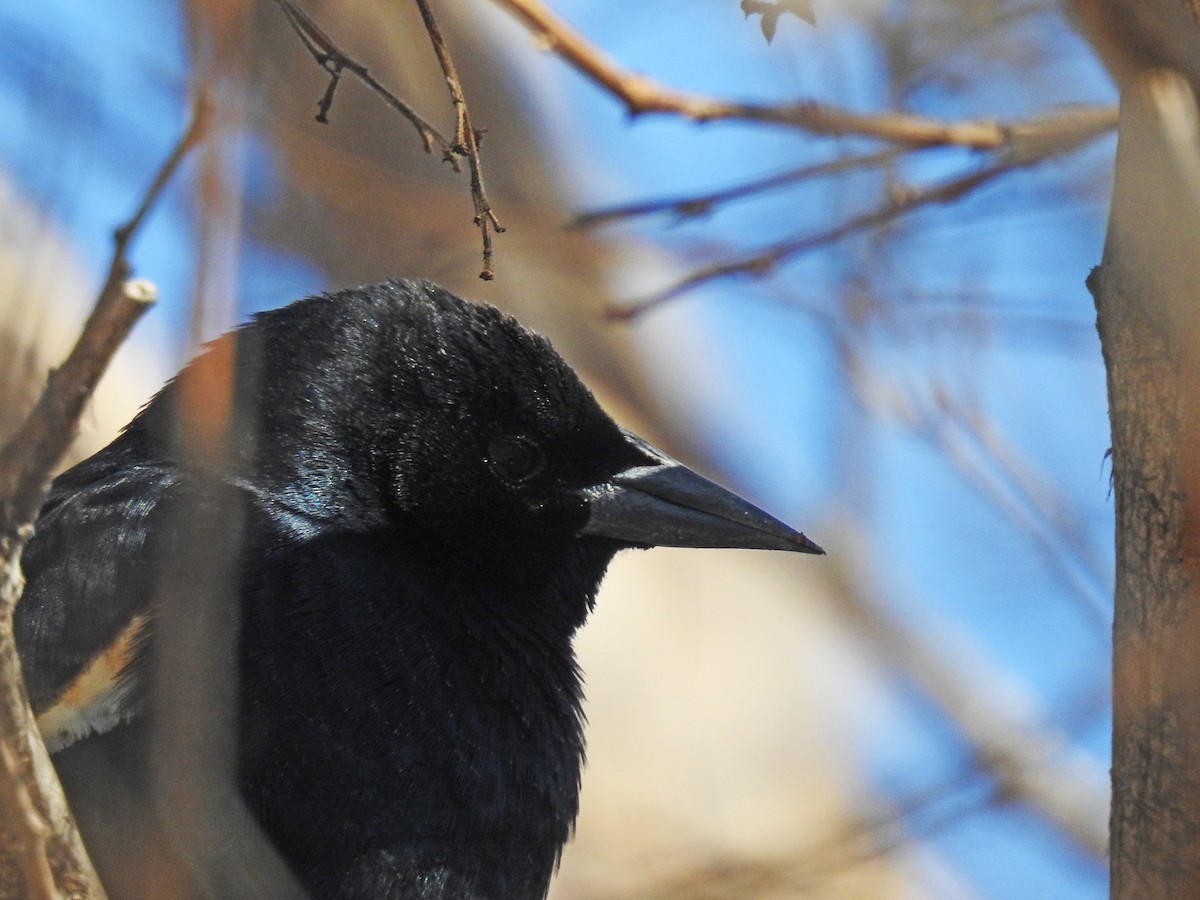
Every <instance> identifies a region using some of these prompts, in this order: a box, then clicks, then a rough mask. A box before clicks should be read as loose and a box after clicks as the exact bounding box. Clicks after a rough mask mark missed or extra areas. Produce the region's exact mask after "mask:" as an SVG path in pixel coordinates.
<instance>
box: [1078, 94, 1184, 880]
mask: <svg viewBox="0 0 1200 900" xmlns="http://www.w3.org/2000/svg"><path fill="white" fill-rule="evenodd" d="M1198 236H1200V130H1198V119H1197V113H1196V106H1195V101H1194V99H1193V97H1192V94H1191V91H1190V90H1189V88H1188V86H1187V83H1186V81H1185V80H1184V79H1183V78H1182V77H1181V76H1179V75H1176V74H1174V73H1165V72H1157V73H1150V74H1148V75H1145V76H1142V77H1140V78H1138V79H1136V80H1135V81H1133V82H1131V83H1130V85H1129V86H1128V87H1127V88H1126V90H1125V92H1124V95H1123V97H1122V103H1121V125H1120V131H1119V139H1118V151H1117V168H1116V184H1115V187H1114V193H1113V201H1112V210H1111V213H1110V218H1109V229H1108V237H1107V240H1106V244H1105V249H1104V259H1103V262H1102V264H1101V266H1100V268H1099V269H1098V270H1096V272H1094V273H1093V276H1092V278H1091V279H1090V281H1089V285H1090V287H1091V288H1092V292H1093V294H1094V296H1095V299H1096V310H1097V328H1098V330H1099V332H1100V340H1101V345H1102V347H1103V350H1104V359H1105V364H1106V368H1107V372H1108V393H1109V416H1110V419H1111V425H1112V459H1113V482H1114V496H1115V502H1116V550H1117V580H1116V597H1115V620H1114V623H1113V680H1114V685H1113V801H1112V813H1111V828H1110V840H1111V850H1110V858H1111V869H1112V896H1113V897H1114V898H1135V897H1136V898H1157V897H1162V898H1168V897H1187V896H1195V892H1196V886H1197V885H1198V884H1200V303H1198V302H1197V301H1198V299H1200V298H1198V297H1197V290H1198V286H1200V253H1198V252H1197V241H1198V239H1200V237H1198Z"/></svg>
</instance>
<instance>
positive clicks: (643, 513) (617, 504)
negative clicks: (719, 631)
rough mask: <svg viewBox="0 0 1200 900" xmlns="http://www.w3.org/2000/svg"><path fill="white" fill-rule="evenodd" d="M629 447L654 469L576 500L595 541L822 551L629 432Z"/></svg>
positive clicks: (625, 475)
mask: <svg viewBox="0 0 1200 900" xmlns="http://www.w3.org/2000/svg"><path fill="white" fill-rule="evenodd" d="M625 435H626V437H627V439H628V440H629V442H630V443H631V444H634V445H635V446H636V447H637V448H638V450H640V451H641V452H642V453H644V454H645V455H647V456H649V457H651V458H652V459H653V460H654V462H651V463H647V464H646V465H641V466H633V467H631V468H628V469H626V470H625V471H623V472H618V473H617V474H616V475H614V476H613V477H612V478H610V479H609V480H608V481H605V482H603V483H602V484H597V485H593V486H592V487H589V488H584V489H583V490H581V491H580V492H579V494H580V495H581V496H582V497H583V499H584V501H585V502H586V504H587V509H588V521H587V524H586V525H584V526H583V528H582V529H580V532H579V533H580V534H592V535H598V536H602V537H608V538H614V539H616V540H620V541H629V542H630V543H634V544H647V545H651V546H660V547H737V548H744V549H752V550H794V551H797V552H799V553H824V552H825V551H824V550H822V549H821V548H820V547H818V546H817V545H816V544H814V543H813V542H812V541H810V540H809V539H808V538H806V537H805V536H804V535H803V534H801V533H800V532H798V531H795V530H794V529H792V528H789V527H788V526H787V525H784V524H783V523H782V522H780V521H779V520H778V519H776V518H774V517H773V516H769V515H767V514H766V513H765V512H763V511H762V510H761V509H759V508H758V507H756V506H754V505H752V504H750V503H748V502H747V501H745V500H743V499H742V498H741V497H739V496H738V495H737V494H735V493H733V492H732V491H728V490H726V489H725V488H723V487H721V486H720V485H719V484H716V483H714V482H712V481H709V480H708V479H707V478H705V477H704V476H702V475H698V474H696V473H695V472H693V471H692V470H691V469H689V468H688V467H687V466H685V465H683V464H682V463H680V462H678V461H677V460H674V459H672V458H671V457H669V456H667V455H666V454H665V453H663V452H662V451H661V450H659V449H657V448H656V447H654V446H652V445H651V444H649V443H647V442H646V441H644V440H642V439H641V438H640V437H638V436H637V435H635V434H633V433H631V432H628V431H627V432H625Z"/></svg>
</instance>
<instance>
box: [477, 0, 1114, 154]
mask: <svg viewBox="0 0 1200 900" xmlns="http://www.w3.org/2000/svg"><path fill="white" fill-rule="evenodd" d="M495 2H496V3H497V4H499V5H500V6H502V7H503V8H505V9H507V10H508V11H509V12H511V13H512V14H513V15H514V16H516V17H517V18H518V19H520V20H521V22H523V23H524V24H525V27H526V28H528V29H529V30H530V31H532V32H533V33H534V34H535V35H536V36H537V37H538V39H539V41H540V42H541V43H542V44H543V45H544V46H545V47H546V48H547V49H548V50H551V51H552V52H554V53H555V54H557V55H558V56H560V57H562V59H563V60H565V61H566V62H567V63H569V64H570V65H571V66H572V67H573V68H575V69H576V70H577V71H579V72H580V73H582V74H583V75H584V76H586V77H587V78H588V79H589V80H591V81H592V82H594V83H595V84H597V85H598V86H600V87H601V88H603V89H604V90H606V91H608V92H609V93H610V94H612V95H613V96H614V97H616V98H617V99H619V100H620V101H621V102H622V103H623V104H624V105H625V108H626V109H627V110H628V111H629V114H630V115H631V116H639V115H645V114H648V113H663V114H670V115H677V116H682V117H684V118H686V119H691V120H693V121H695V122H713V121H718V120H725V121H740V122H755V123H759V124H769V125H780V126H786V127H790V128H799V129H801V130H803V131H807V132H809V133H812V134H820V135H842V136H846V135H856V136H858V137H868V138H874V139H876V140H880V141H887V142H889V143H894V144H899V145H903V146H909V147H928V146H946V145H955V146H960V147H969V148H972V149H975V150H999V149H1001V148H1007V147H1014V146H1016V145H1019V144H1020V143H1021V142H1022V140H1023V139H1024V135H1023V126H1022V125H1021V124H1015V125H1014V124H1005V123H1003V122H996V121H993V120H987V119H977V120H968V121H961V122H945V121H941V120H938V119H932V118H929V117H927V116H919V115H914V114H911V113H904V112H887V113H880V114H864V113H856V112H852V111H850V110H847V109H841V108H839V107H835V106H829V105H826V104H822V103H815V102H812V101H801V102H798V103H786V104H779V105H768V104H757V103H735V102H733V101H729V100H722V99H718V98H715V97H708V96H705V95H702V94H693V93H688V92H684V91H678V90H675V89H674V88H670V87H667V86H666V85H663V84H659V83H658V82H657V81H655V80H654V79H652V78H648V77H646V76H644V75H639V74H636V73H634V72H630V71H628V70H627V69H624V68H622V67H621V66H620V65H619V64H618V63H617V62H616V61H615V60H614V59H612V58H611V57H610V56H608V54H606V53H605V52H604V51H603V50H601V49H600V48H599V47H597V46H595V45H594V44H592V43H591V42H590V41H588V39H587V38H585V37H584V36H583V35H582V34H580V33H579V32H578V31H576V30H575V29H574V28H572V27H571V26H570V25H569V24H567V22H565V21H564V20H563V19H561V18H559V17H558V16H557V15H556V14H555V13H554V12H552V11H551V10H550V9H549V8H547V7H546V5H545V4H543V3H542V2H540V0H495ZM1086 109H1087V112H1086V113H1085V114H1082V115H1084V117H1085V118H1088V119H1089V120H1094V124H1095V127H1099V128H1102V129H1103V130H1105V131H1108V130H1112V129H1113V128H1115V127H1116V110H1115V109H1114V108H1110V107H1102V108H1101V107H1095V108H1091V107H1089V108H1086ZM1030 124H1031V126H1032V127H1033V128H1034V130H1035V131H1040V127H1039V123H1030ZM1036 136H1039V135H1035V137H1036Z"/></svg>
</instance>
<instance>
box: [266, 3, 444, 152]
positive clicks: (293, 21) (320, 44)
mask: <svg viewBox="0 0 1200 900" xmlns="http://www.w3.org/2000/svg"><path fill="white" fill-rule="evenodd" d="M275 2H276V3H277V4H278V5H279V8H280V9H281V10H282V11H283V14H284V15H285V16H286V17H287V20H288V24H289V25H291V26H292V30H293V31H295V32H296V35H297V37H299V38H300V42H301V43H302V44H304V47H305V49H307V50H308V52H309V53H311V54H312V57H313V59H315V60H316V62H317V65H319V66H320V67H321V68H322V69H324V70H325V71H326V72H327V73H328V74H329V85H328V86H327V87H326V88H325V93H324V94H323V95H322V97H321V101H320V102H319V103H318V104H317V121H318V122H320V123H321V124H323V125H324V124H327V123H328V122H329V110H330V108H331V107H332V106H333V95H334V92H335V91H336V90H337V86H338V84H340V83H341V78H342V71H343V70H345V71H347V72H349V73H350V74H351V75H353V76H354V77H356V78H357V79H358V80H359V81H361V82H362V83H363V84H365V85H366V86H367V87H368V88H370V89H371V90H372V91H374V92H375V93H376V94H377V95H378V96H379V97H381V98H382V99H383V101H384V102H385V103H387V105H388V106H390V107H391V108H392V109H394V110H396V112H398V113H400V115H402V116H404V118H406V119H408V121H409V122H411V123H412V125H413V127H414V128H416V129H417V133H418V134H419V135H420V136H421V141H422V142H423V143H424V145H425V152H426V153H431V152H433V146H434V144H436V145H437V147H438V149H439V150H441V151H442V157H443V158H444V159H445V160H446V161H447V162H449V163H450V164H451V165H452V166H453V167H454V171H456V172H457V171H459V168H458V160H457V158H456V157H455V154H454V152H453V147H452V145H451V143H450V141H448V140H447V139H446V137H445V135H443V134H442V133H441V132H440V131H438V130H437V129H436V128H434V127H433V125H431V124H430V123H429V122H427V121H426V120H425V119H424V118H423V117H422V116H421V115H420V113H418V112H417V111H416V110H415V109H413V108H412V107H411V106H409V105H408V104H407V103H405V102H404V101H403V100H401V99H400V98H399V97H397V96H396V95H395V94H393V93H392V92H391V91H390V90H388V89H387V88H386V87H384V86H383V85H382V84H380V83H379V82H378V81H377V80H376V79H375V76H373V75H372V74H371V73H370V72H369V71H368V70H367V67H366V66H364V65H363V64H362V63H360V62H358V61H357V60H355V59H354V58H353V57H351V56H350V55H349V54H347V53H346V52H345V51H344V50H342V49H341V48H340V47H339V46H338V45H337V44H335V43H334V42H333V39H332V38H331V37H330V36H329V35H328V34H326V33H325V32H324V31H323V30H322V29H321V28H320V26H318V25H317V23H316V22H314V21H313V20H312V19H311V18H310V17H309V15H308V13H306V12H304V11H303V10H302V9H300V8H299V7H298V6H296V5H295V4H294V3H292V2H291V0H275Z"/></svg>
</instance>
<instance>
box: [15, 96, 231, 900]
mask: <svg viewBox="0 0 1200 900" xmlns="http://www.w3.org/2000/svg"><path fill="white" fill-rule="evenodd" d="M207 119H208V104H207V103H206V102H205V101H204V100H203V99H201V100H198V101H197V102H196V104H195V106H194V107H193V110H192V117H191V121H190V122H189V124H188V127H187V129H186V131H185V132H184V134H183V136H182V137H181V138H180V140H179V142H178V143H177V144H176V145H175V147H174V149H173V150H172V152H171V154H170V155H169V156H168V158H167V160H166V161H165V162H164V163H163V165H162V167H161V168H160V169H159V171H158V173H157V174H156V175H155V178H154V180H153V181H152V182H151V185H150V187H149V188H148V189H147V191H146V194H145V196H144V197H143V199H142V202H141V203H140V204H139V206H138V209H137V211H136V212H135V213H134V215H133V217H132V218H131V219H130V220H129V221H128V222H127V223H126V224H124V225H122V226H121V227H120V228H118V229H117V230H116V232H115V233H114V235H113V243H114V247H113V256H112V262H111V263H110V265H109V270H108V275H107V277H106V278H105V281H104V286H103V287H102V288H101V290H100V294H99V296H98V298H97V300H96V303H95V306H94V307H93V309H92V313H91V315H90V316H89V318H88V321H87V323H86V324H85V326H84V328H83V331H82V333H81V334H80V336H79V339H78V341H77V342H76V344H75V346H74V348H73V349H72V350H71V352H70V354H69V355H68V357H67V359H66V361H65V362H64V363H63V365H62V366H61V367H59V368H58V369H56V370H55V371H53V372H52V373H51V374H50V377H49V379H48V380H47V384H46V389H45V391H44V392H43V394H42V396H41V398H40V399H39V400H38V403H37V406H36V407H35V408H34V410H33V412H32V413H30V414H29V416H28V417H27V418H26V420H25V422H24V423H23V424H22V425H21V427H20V429H19V430H18V431H17V433H16V434H15V435H14V436H13V437H12V438H11V439H10V440H9V442H8V443H7V444H5V445H4V447H3V448H0V760H2V761H3V763H4V771H3V772H0V779H7V780H8V783H7V784H6V787H5V789H4V793H5V794H6V796H7V797H9V798H10V799H11V800H12V801H13V802H16V803H18V804H20V805H21V808H22V809H26V810H29V811H32V812H30V813H29V814H24V815H18V816H6V817H5V820H4V821H3V822H2V823H0V831H3V841H2V844H0V858H2V859H0V869H3V868H5V865H7V864H9V862H10V861H11V860H12V859H13V858H17V859H20V860H23V864H21V863H19V864H18V865H19V866H20V868H21V869H22V871H23V872H24V873H25V874H24V877H25V880H26V882H27V889H29V890H31V891H34V892H35V896H41V895H42V894H41V893H37V892H39V891H41V890H42V888H41V887H39V884H41V882H43V881H44V877H43V876H44V871H45V869H44V868H43V866H45V867H48V868H49V869H50V870H51V871H52V872H53V873H54V874H55V877H56V884H55V885H54V886H53V888H54V893H53V894H52V896H58V895H59V892H61V893H62V895H65V896H71V897H80V898H102V897H104V889H103V888H102V887H101V886H100V882H99V880H98V878H97V877H96V873H95V870H94V869H93V868H92V864H91V861H90V860H89V859H88V856H87V851H86V850H85V848H84V847H83V844H82V842H81V841H80V839H79V832H78V830H77V829H76V827H75V824H74V821H73V820H72V818H71V813H70V810H69V809H68V808H67V802H66V798H65V797H64V796H63V793H62V788H61V786H60V785H59V784H58V779H57V777H56V775H55V773H54V768H53V766H52V764H51V763H50V757H49V755H48V754H47V753H46V748H45V745H44V744H43V743H42V740H41V737H40V736H39V734H38V731H37V725H36V722H35V721H34V717H33V712H32V711H31V710H30V708H29V699H28V695H27V693H26V691H25V682H24V679H23V677H22V674H21V664H20V660H19V659H18V657H17V652H16V644H15V641H14V638H13V625H12V615H13V610H14V609H15V608H16V604H17V601H18V599H19V598H20V595H21V592H22V589H23V587H24V583H23V580H22V577H21V573H20V558H21V552H22V550H23V549H24V546H25V543H26V542H27V541H28V539H29V536H30V534H32V530H33V521H34V519H35V518H36V516H37V512H38V509H39V508H40V506H41V503H42V500H43V498H44V497H45V492H46V489H47V486H48V484H49V481H50V476H51V473H52V472H53V471H54V468H55V467H56V466H57V465H58V463H59V460H61V458H62V456H63V454H64V453H65V452H66V450H67V447H68V446H69V444H70V442H71V440H72V439H73V438H74V436H75V434H76V431H77V429H78V422H79V417H80V415H81V414H82V412H83V409H84V406H85V405H86V404H87V402H88V399H89V398H90V397H91V394H92V391H93V390H94V389H95V386H96V384H97V382H98V381H99V380H100V377H101V375H102V374H103V373H104V370H105V368H106V367H107V366H108V362H109V360H110V359H111V358H112V356H113V354H114V353H115V352H116V349H117V347H118V346H120V344H121V342H122V341H123V340H124V339H125V337H126V336H127V335H128V334H129V331H130V329H132V327H133V325H134V323H135V322H137V320H138V319H139V318H140V317H141V316H142V315H143V314H144V313H145V312H146V310H147V309H148V308H149V307H150V305H151V304H153V302H154V300H155V291H154V287H153V285H151V284H149V283H148V282H145V281H130V280H128V276H129V274H130V264H129V261H128V259H127V256H126V254H127V251H128V249H129V245H130V243H131V242H132V241H133V239H134V237H135V236H136V234H137V233H138V231H139V229H140V228H141V226H142V224H143V222H144V221H145V218H146V215H147V213H148V212H149V210H150V208H151V207H152V206H153V204H154V203H155V202H156V201H157V199H158V197H159V196H160V194H161V193H162V190H163V187H164V186H165V185H166V183H167V182H168V181H169V180H170V178H171V177H172V175H173V174H174V173H175V171H176V170H177V169H178V167H179V163H180V162H181V161H182V160H183V158H184V156H186V155H187V153H188V151H189V150H191V149H192V148H193V147H194V146H195V145H196V144H197V143H198V142H199V141H200V139H201V138H202V136H203V134H204V130H205V126H206V123H207ZM43 826H45V827H43ZM43 887H44V885H43Z"/></svg>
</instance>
